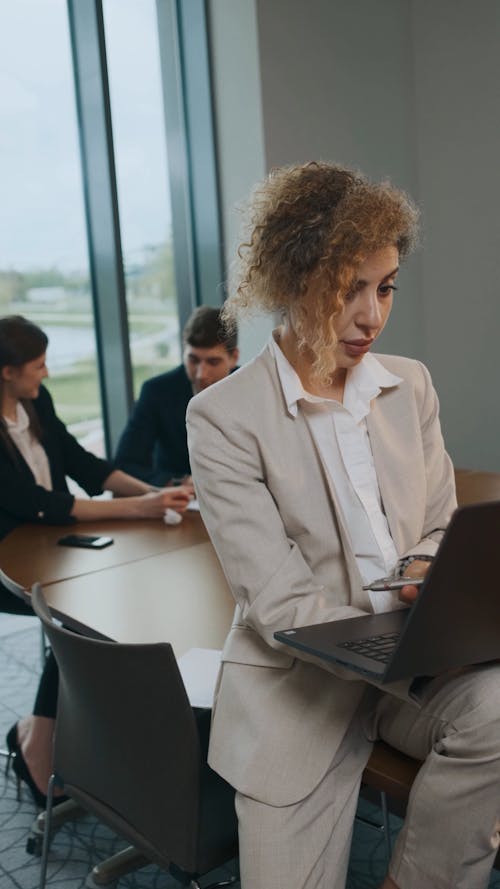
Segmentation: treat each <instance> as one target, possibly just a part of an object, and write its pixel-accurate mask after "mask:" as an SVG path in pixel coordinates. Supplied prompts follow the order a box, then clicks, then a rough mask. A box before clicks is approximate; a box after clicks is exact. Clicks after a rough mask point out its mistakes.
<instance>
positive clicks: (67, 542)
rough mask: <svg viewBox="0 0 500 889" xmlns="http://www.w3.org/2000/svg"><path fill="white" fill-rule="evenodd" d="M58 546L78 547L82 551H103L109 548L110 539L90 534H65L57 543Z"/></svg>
mask: <svg viewBox="0 0 500 889" xmlns="http://www.w3.org/2000/svg"><path fill="white" fill-rule="evenodd" d="M57 542H58V543H59V544H60V546H79V547H83V549H104V547H105V546H111V544H112V543H113V538H112V537H97V536H93V535H90V534H67V535H66V537H61V538H60V539H59V540H58V541H57Z"/></svg>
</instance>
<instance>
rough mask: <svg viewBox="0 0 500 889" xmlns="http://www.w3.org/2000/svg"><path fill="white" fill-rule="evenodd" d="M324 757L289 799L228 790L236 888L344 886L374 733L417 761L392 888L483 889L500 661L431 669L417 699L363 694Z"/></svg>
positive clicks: (496, 762)
mask: <svg viewBox="0 0 500 889" xmlns="http://www.w3.org/2000/svg"><path fill="white" fill-rule="evenodd" d="M368 701H369V703H367V702H365V703H364V705H363V708H361V709H360V712H359V713H358V715H357V717H356V719H355V720H353V722H352V724H351V726H350V727H349V730H348V732H347V733H346V736H345V738H344V740H343V742H342V745H341V747H340V749H339V750H338V751H337V754H336V756H335V758H334V760H333V762H332V765H331V767H330V769H329V771H328V772H327V774H326V775H325V777H324V778H323V780H322V781H321V782H320V784H319V785H318V786H317V787H316V788H315V789H314V790H313V792H312V793H311V794H310V795H309V796H308V797H306V799H304V800H301V801H300V802H299V803H297V804H295V805H293V806H282V807H274V806H268V805H265V804H263V803H260V802H258V801H256V800H253V799H251V798H249V797H246V796H243V795H242V794H240V793H237V794H236V809H237V813H238V819H239V830H240V870H241V886H242V889H344V886H345V879H346V873H347V867H348V860H349V850H350V843H351V835H352V826H353V820H354V815H355V811H356V804H357V797H358V790H359V783H360V778H361V773H362V771H363V768H364V765H365V763H366V761H367V759H368V756H369V753H370V749H371V741H373V740H375V739H376V738H382V739H383V740H385V741H387V742H388V743H389V744H391V745H393V746H394V747H397V748H398V749H399V750H401V751H403V752H404V753H407V754H409V755H410V756H414V757H417V758H419V759H423V760H425V763H424V765H423V766H422V768H421V770H420V772H419V774H418V776H417V779H416V781H415V783H414V786H413V789H412V793H411V797H410V801H409V805H408V811H407V815H406V819H405V824H404V827H403V829H402V831H401V833H400V835H399V837H398V841H397V843H396V848H395V850H394V854H393V857H392V861H391V866H390V874H391V876H392V878H393V880H394V881H395V882H396V884H397V885H398V886H399V887H400V889H424V887H425V889H485V887H486V886H487V885H488V880H489V876H490V871H491V867H492V865H493V860H494V857H495V853H496V850H497V847H498V844H499V831H500V821H499V819H500V812H499V810H500V666H498V665H488V666H485V667H482V668H475V669H473V670H472V669H471V670H467V671H463V672H462V673H461V674H459V675H451V676H447V677H446V678H443V677H440V678H438V679H435V680H433V681H431V682H429V683H428V684H427V685H425V686H424V688H423V690H422V691H421V692H420V694H419V696H418V700H417V701H416V702H415V704H410V703H404V702H402V701H400V700H398V699H397V698H394V697H392V696H390V695H388V694H380V695H377V696H376V697H374V696H370V695H369V697H368Z"/></svg>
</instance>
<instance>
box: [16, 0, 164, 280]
mask: <svg viewBox="0 0 500 889" xmlns="http://www.w3.org/2000/svg"><path fill="white" fill-rule="evenodd" d="M103 5H104V15H105V29H106V47H107V55H108V67H109V78H110V93H111V107H112V118H113V137H114V143H115V154H116V165H117V178H118V195H119V209H120V218H121V230H122V244H123V251H124V255H125V258H126V259H128V258H130V257H131V258H132V259H133V256H134V254H137V253H138V252H139V251H140V250H141V248H142V247H143V246H144V245H150V244H157V243H159V242H161V241H162V240H164V239H165V237H166V235H167V232H168V231H169V228H170V217H171V213H170V205H169V194H168V185H167V181H166V168H167V164H166V153H165V152H166V149H165V133H164V124H163V120H162V97H161V83H160V67H159V58H158V44H157V35H156V17H155V16H156V11H155V2H154V0H104V4H103ZM0 19H1V21H2V27H1V29H0V195H1V200H0V271H3V270H6V269H17V270H19V271H23V270H29V269H35V268H50V267H57V268H60V269H63V270H66V271H69V270H76V269H85V268H86V267H87V265H88V258H87V246H86V235H85V220H84V207H83V190H82V179H81V168H80V156H79V146H78V130H77V119H76V107H75V96H74V83H73V73H72V66H71V51H70V40H69V26H68V17H67V9H66V0H15V2H12V0H0Z"/></svg>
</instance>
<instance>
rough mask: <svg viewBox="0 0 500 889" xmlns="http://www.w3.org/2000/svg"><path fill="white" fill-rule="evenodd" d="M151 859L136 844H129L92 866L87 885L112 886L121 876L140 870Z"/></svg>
mask: <svg viewBox="0 0 500 889" xmlns="http://www.w3.org/2000/svg"><path fill="white" fill-rule="evenodd" d="M149 863H150V861H149V859H148V858H146V857H145V856H144V855H142V854H141V852H139V850H138V849H136V848H135V847H134V846H127V848H126V849H122V850H121V852H117V853H116V855H113V856H112V857H111V858H106V860H105V861H101V862H100V864H96V866H95V867H93V868H92V870H91V872H90V874H89V876H88V878H87V886H88V887H91V889H93V887H94V886H95V887H97V886H110V885H113V883H115V882H116V881H117V880H119V878H120V877H123V876H124V875H125V874H128V873H130V871H134V870H139V868H141V867H145V866H146V865H147V864H149Z"/></svg>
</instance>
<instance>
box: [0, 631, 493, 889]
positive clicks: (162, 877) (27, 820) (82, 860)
mask: <svg viewBox="0 0 500 889" xmlns="http://www.w3.org/2000/svg"><path fill="white" fill-rule="evenodd" d="M39 672H40V631H39V628H38V624H37V621H36V620H35V618H18V617H13V616H10V615H0V677H1V678H0V746H3V739H4V738H5V734H6V732H7V730H8V729H9V728H10V726H11V725H12V724H13V723H14V722H15V721H16V720H17V719H18V718H19V717H20V716H23V715H24V714H25V713H29V712H30V711H31V706H32V703H33V699H34V694H35V689H36V686H37V680H38V675H39ZM4 762H5V760H4V759H1V760H0V769H1V771H0V889H36V887H37V886H38V876H39V858H37V857H36V856H33V855H29V854H27V852H26V841H27V839H28V837H29V836H30V833H31V829H32V825H33V822H34V819H35V817H36V814H37V812H36V809H35V806H34V804H33V801H32V799H31V796H30V795H29V792H28V791H27V789H25V791H24V793H23V795H22V799H21V801H20V802H18V801H17V799H16V786H15V782H14V777H13V775H12V773H10V775H9V776H8V777H5V775H4V771H3V763H4ZM361 805H362V807H363V812H364V814H365V815H373V816H374V817H375V818H376V817H377V815H378V812H377V809H376V807H373V806H370V804H368V803H364V802H363V803H361ZM392 824H393V828H394V833H395V834H396V833H397V830H398V827H399V824H400V822H399V820H398V819H396V818H394V819H393V822H392ZM124 846H125V843H124V842H123V841H122V840H121V839H119V838H118V837H116V836H115V835H114V834H112V833H111V831H109V830H108V829H107V828H106V827H103V826H102V825H100V824H99V823H98V822H97V821H96V820H95V819H93V818H91V817H88V816H87V817H84V818H81V819H79V820H76V821H74V822H71V823H68V824H66V825H65V826H64V827H62V828H61V829H60V830H59V831H58V832H57V833H56V834H55V836H54V838H53V840H52V845H51V853H50V864H49V871H48V885H49V886H54V887H60V889H80V887H84V886H85V885H86V879H87V875H88V873H89V872H90V870H91V869H92V867H93V866H94V864H95V863H96V862H98V861H101V860H103V859H105V858H108V857H109V856H110V855H113V854H114V853H115V852H117V851H118V850H119V849H121V848H123V847H124ZM235 868H236V863H235V862H233V863H232V865H231V864H230V865H229V866H228V867H227V868H225V869H222V870H221V871H218V872H217V874H211V875H207V877H206V878H205V880H204V881H203V882H204V884H205V885H206V884H207V883H209V882H211V880H213V879H215V877H216V876H217V877H218V878H219V879H222V878H224V877H226V878H227V876H228V874H229V873H231V872H232V873H234V872H235ZM384 870H385V857H384V845H383V842H382V839H381V837H380V836H379V834H378V833H377V832H376V831H374V830H373V829H370V828H368V827H365V826H364V825H360V824H356V827H355V832H354V840H353V848H352V853H351V867H350V872H349V878H348V883H347V887H346V889H377V887H378V886H379V884H380V881H381V879H382V877H383V874H384ZM117 887H118V889H178V887H179V883H177V882H176V881H175V880H173V879H172V878H171V877H169V876H168V875H167V874H165V873H164V872H162V871H160V870H159V869H158V868H156V867H154V866H152V865H151V866H149V867H147V868H144V869H142V870H140V871H137V872H136V873H135V874H133V875H130V876H127V877H122V878H121V879H120V881H119V882H118V884H117ZM238 887H239V884H237V885H236V887H235V889H238ZM325 889H328V887H325ZM490 889H500V874H499V873H496V872H495V874H494V876H493V877H492V880H491V882H490Z"/></svg>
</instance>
